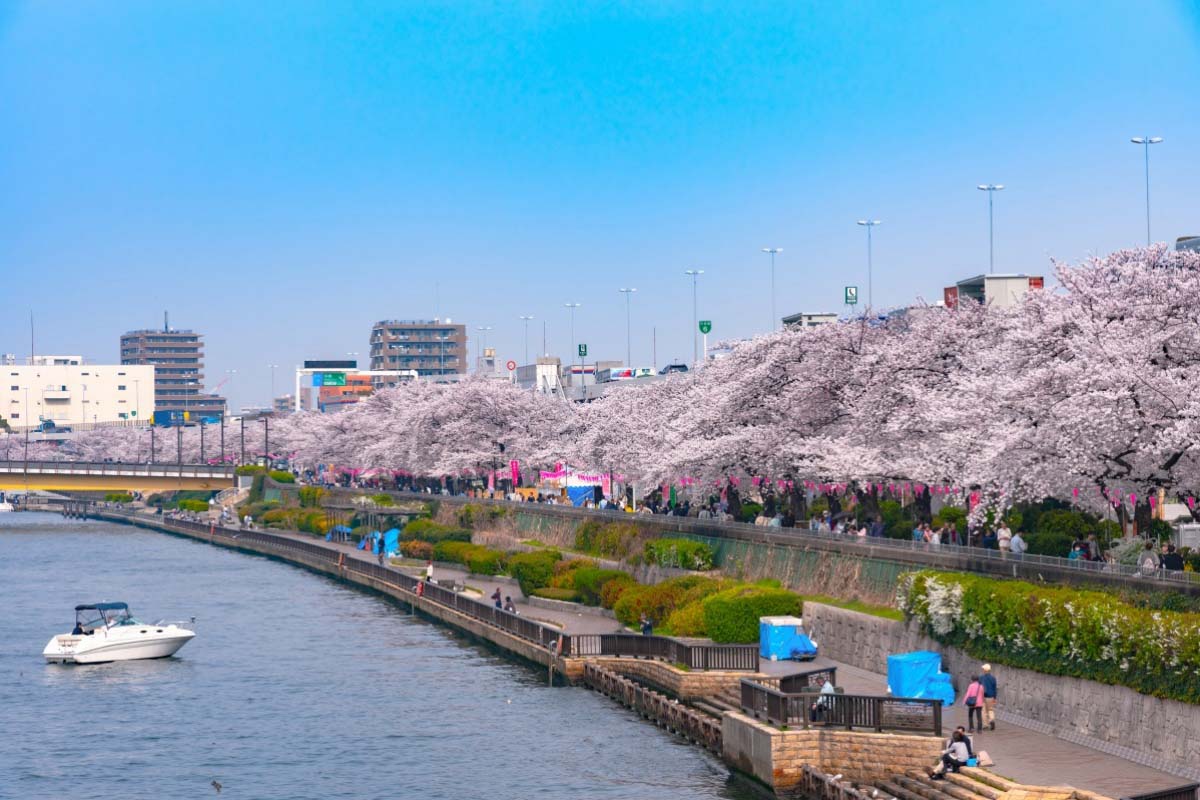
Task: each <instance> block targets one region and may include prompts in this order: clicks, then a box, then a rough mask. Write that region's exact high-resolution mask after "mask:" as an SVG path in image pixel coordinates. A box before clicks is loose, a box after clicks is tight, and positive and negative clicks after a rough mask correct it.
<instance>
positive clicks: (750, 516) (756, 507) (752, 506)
mask: <svg viewBox="0 0 1200 800" xmlns="http://www.w3.org/2000/svg"><path fill="white" fill-rule="evenodd" d="M762 510H763V507H762V503H746V502H743V503H742V520H741V521H742V522H754V520H755V519H757V518H758V515H759V514H761V513H762Z"/></svg>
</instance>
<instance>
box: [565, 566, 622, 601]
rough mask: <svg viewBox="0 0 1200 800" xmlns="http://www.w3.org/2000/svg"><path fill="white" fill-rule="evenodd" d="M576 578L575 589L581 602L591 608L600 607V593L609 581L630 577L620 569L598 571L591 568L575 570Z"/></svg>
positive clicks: (595, 568)
mask: <svg viewBox="0 0 1200 800" xmlns="http://www.w3.org/2000/svg"><path fill="white" fill-rule="evenodd" d="M574 576H575V584H574V588H575V591H576V592H578V593H579V601H580V602H582V603H586V604H587V605H589V606H598V605H600V593H601V592H602V591H603V590H604V586H605V584H607V583H608V582H609V581H613V580H619V579H621V578H628V577H629V575H628V574H627V573H625V572H622V571H621V570H619V569H598V568H597V567H589V566H585V567H581V568H579V569H576V570H574Z"/></svg>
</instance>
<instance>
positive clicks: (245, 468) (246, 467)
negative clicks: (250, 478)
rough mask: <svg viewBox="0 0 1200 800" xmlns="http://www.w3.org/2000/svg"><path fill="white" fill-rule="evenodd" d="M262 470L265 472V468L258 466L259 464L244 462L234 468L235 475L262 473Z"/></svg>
mask: <svg viewBox="0 0 1200 800" xmlns="http://www.w3.org/2000/svg"><path fill="white" fill-rule="evenodd" d="M262 472H263V468H262V467H260V466H258V465H257V464H242V465H241V466H240V467H237V468H236V469H234V471H233V474H234V475H261V474H262Z"/></svg>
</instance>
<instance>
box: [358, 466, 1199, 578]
mask: <svg viewBox="0 0 1200 800" xmlns="http://www.w3.org/2000/svg"><path fill="white" fill-rule="evenodd" d="M341 491H346V490H341ZM394 494H396V495H397V496H402V497H405V498H412V499H423V500H425V501H430V500H437V501H439V502H452V503H459V504H484V505H488V504H491V505H503V506H505V507H509V508H512V507H515V508H517V509H519V510H522V511H527V512H529V513H536V514H541V515H544V516H556V517H561V518H567V519H600V520H604V519H609V520H624V521H627V522H635V523H637V524H638V525H646V526H650V527H655V528H658V529H660V530H663V531H669V532H674V533H691V534H694V535H696V536H708V537H711V538H717V539H735V540H739V541H746V542H754V543H758V544H766V545H778V546H791V547H794V546H797V545H815V546H817V547H822V548H825V549H831V550H837V551H839V552H844V553H847V554H853V555H859V556H865V557H875V558H886V559H892V560H897V561H905V562H910V563H914V564H920V565H927V566H931V567H938V568H942V569H952V570H963V571H967V572H979V573H984V574H992V575H1003V576H1006V577H1017V578H1021V577H1023V578H1031V579H1035V580H1041V579H1050V578H1059V577H1066V578H1074V579H1090V580H1095V581H1098V582H1102V583H1112V582H1121V583H1124V582H1128V581H1135V582H1138V583H1142V584H1146V583H1160V584H1164V585H1167V586H1176V587H1189V588H1193V589H1200V572H1179V571H1166V570H1163V569H1157V570H1154V571H1152V572H1148V571H1143V570H1142V569H1141V568H1140V567H1137V566H1131V565H1128V564H1110V563H1108V562H1104V561H1087V560H1084V559H1071V558H1060V557H1058V556H1042V555H1033V554H1030V553H1025V554H1022V555H1019V556H1017V555H1013V554H1012V553H1007V552H1003V551H1000V550H992V549H990V548H986V547H977V546H974V545H956V544H936V545H935V544H931V543H928V542H917V541H912V540H908V539H891V538H886V537H867V536H855V535H848V534H841V533H832V532H823V531H814V530H809V529H808V528H775V527H767V526H762V525H754V524H751V523H748V522H732V521H729V522H719V521H716V520H702V519H697V518H694V517H674V516H665V515H659V514H628V513H626V512H623V511H619V510H615V509H585V508H576V507H573V506H562V505H548V504H541V503H515V502H511V501H508V500H493V499H489V498H477V497H465V496H462V495H437V494H422V493H420V492H396V493H394Z"/></svg>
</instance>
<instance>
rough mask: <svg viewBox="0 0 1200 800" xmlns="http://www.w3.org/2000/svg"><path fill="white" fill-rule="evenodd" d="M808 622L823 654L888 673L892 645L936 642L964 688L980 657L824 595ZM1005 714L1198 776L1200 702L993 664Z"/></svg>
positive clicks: (927, 646)
mask: <svg viewBox="0 0 1200 800" xmlns="http://www.w3.org/2000/svg"><path fill="white" fill-rule="evenodd" d="M804 622H805V624H806V626H807V627H808V629H809V631H810V632H811V633H812V635H813V638H815V639H816V640H817V642H818V643H819V644H820V648H821V654H822V655H824V656H827V657H829V658H832V659H834V660H836V661H840V662H842V663H844V664H850V665H851V666H855V667H860V668H862V669H866V670H870V671H871V672H878V673H884V674H886V673H887V657H888V655H889V654H891V653H904V652H908V651H910V650H934V651H936V652H939V653H941V654H942V669H943V670H945V671H948V672H950V673H951V674H952V675H953V676H954V683H955V687H956V689H957V690H958V692H959V693H960V694H961V692H962V691H963V690H965V689H966V685H967V682H968V681H969V680H970V678H971V676H972V675H977V674H979V668H980V666H981V665H980V662H979V660H978V659H975V658H973V657H971V656H970V655H968V654H966V653H964V652H962V651H961V650H959V649H958V648H956V647H947V646H945V645H942V644H939V643H938V642H937V641H935V640H933V639H931V638H930V637H928V636H926V635H924V634H923V633H922V632H921V631H920V630H918V629H917V627H916V626H915V625H911V624H906V623H903V622H897V621H895V620H890V619H883V618H880V617H874V616H871V615H869V614H861V613H858V612H856V611H848V610H846V609H843V608H835V607H833V606H827V605H824V604H821V603H805V604H804ZM992 672H993V674H995V676H996V682H997V684H998V687H999V692H998V694H999V701H998V703H997V712H998V716H999V718H1000V720H1001V721H1002V722H1003V721H1010V722H1016V723H1017V724H1020V725H1023V726H1025V727H1028V728H1032V729H1033V730H1037V731H1039V732H1042V733H1047V734H1052V735H1054V736H1057V737H1059V738H1061V739H1064V740H1066V741H1069V742H1075V743H1076V744H1082V745H1086V746H1088V747H1092V748H1094V749H1097V750H1100V751H1101V752H1106V753H1109V754H1111V755H1115V756H1120V757H1121V758H1124V759H1126V760H1129V761H1133V762H1135V763H1139V764H1144V765H1146V766H1149V767H1153V768H1155V769H1159V770H1162V771H1163V772H1170V773H1173V774H1176V775H1180V776H1183V777H1186V778H1189V779H1192V780H1200V708H1198V707H1196V706H1193V705H1189V704H1187V703H1181V702H1179V701H1177V700H1165V699H1162V698H1158V697H1150V696H1149V695H1144V694H1139V693H1137V692H1135V691H1133V690H1132V689H1128V688H1126V687H1124V686H1109V685H1107V684H1103V683H1097V682H1095V681H1088V680H1082V679H1080V678H1070V677H1063V676H1057V675H1043V674H1042V673H1039V672H1033V671H1031V670H1026V669H1018V668H1016V667H1007V666H1004V665H1003V664H994V665H992Z"/></svg>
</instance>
